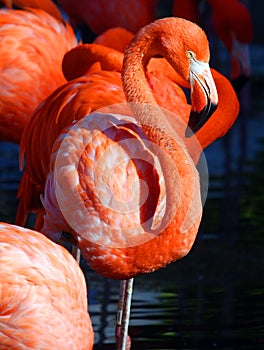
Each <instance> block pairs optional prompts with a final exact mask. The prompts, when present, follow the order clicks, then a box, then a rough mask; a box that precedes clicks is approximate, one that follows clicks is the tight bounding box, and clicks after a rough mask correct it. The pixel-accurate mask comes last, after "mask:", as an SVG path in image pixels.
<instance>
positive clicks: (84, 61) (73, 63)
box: [62, 44, 123, 81]
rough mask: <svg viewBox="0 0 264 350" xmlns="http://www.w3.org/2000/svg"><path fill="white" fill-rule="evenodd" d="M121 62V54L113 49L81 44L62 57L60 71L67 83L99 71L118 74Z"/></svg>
mask: <svg viewBox="0 0 264 350" xmlns="http://www.w3.org/2000/svg"><path fill="white" fill-rule="evenodd" d="M122 61H123V54H122V53H121V52H119V51H117V50H115V49H112V48H110V47H106V46H103V45H99V44H82V45H79V46H76V47H75V48H73V49H72V50H70V51H68V52H67V53H66V54H65V55H64V58H63V61H62V70H63V74H64V76H65V78H66V79H67V80H68V81H69V80H72V79H75V78H79V77H81V76H83V75H85V74H89V73H93V72H96V71H100V70H109V71H117V72H120V71H121V69H122ZM95 65H96V66H95Z"/></svg>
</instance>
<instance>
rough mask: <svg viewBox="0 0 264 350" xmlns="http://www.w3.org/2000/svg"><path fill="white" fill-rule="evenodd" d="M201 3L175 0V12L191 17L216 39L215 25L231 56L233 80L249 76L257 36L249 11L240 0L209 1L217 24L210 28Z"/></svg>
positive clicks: (194, 0)
mask: <svg viewBox="0 0 264 350" xmlns="http://www.w3.org/2000/svg"><path fill="white" fill-rule="evenodd" d="M200 2H201V1H200V0H186V1H184V2H183V1H177V0H174V3H173V15H174V16H180V17H183V18H186V19H189V20H191V21H194V22H195V23H197V24H199V25H201V26H202V27H205V28H206V30H207V32H208V35H209V38H211V39H212V38H213V39H215V38H214V36H213V33H212V28H213V30H215V32H216V34H217V36H218V38H220V39H221V41H222V42H223V43H224V45H225V47H226V49H227V50H228V52H229V53H230V55H231V77H232V78H233V79H237V78H238V77H240V76H246V77H248V76H249V74H250V58H249V49H248V45H249V44H250V42H251V41H252V38H253V24H252V18H251V15H250V12H249V10H248V9H247V7H246V6H245V5H244V4H243V3H241V2H240V1H239V0H231V1H229V0H207V2H208V4H209V5H210V10H211V14H212V23H213V26H212V27H210V26H208V23H205V21H203V20H202V19H201V12H200V11H199V10H200V9H199V4H200ZM206 22H208V18H207V19H206ZM209 22H210V20H209ZM214 45H215V42H213V43H212V46H214ZM219 68H220V67H219Z"/></svg>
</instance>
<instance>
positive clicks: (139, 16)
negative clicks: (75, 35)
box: [58, 0, 158, 34]
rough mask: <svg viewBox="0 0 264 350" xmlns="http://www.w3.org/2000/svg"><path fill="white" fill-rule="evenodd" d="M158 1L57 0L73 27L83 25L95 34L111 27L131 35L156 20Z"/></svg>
mask: <svg viewBox="0 0 264 350" xmlns="http://www.w3.org/2000/svg"><path fill="white" fill-rule="evenodd" d="M157 2H158V0H134V1H123V0H111V1H108V0H97V1H89V0H88V1H82V0H74V1H73V0H58V3H59V4H60V5H61V6H62V8H63V9H64V11H65V12H66V13H67V14H68V16H69V18H70V22H71V23H72V25H73V26H74V27H78V26H80V25H81V24H82V23H85V24H86V25H87V26H88V27H89V28H90V29H91V30H92V31H93V32H94V33H95V34H101V33H102V32H104V31H105V30H107V29H109V28H112V27H117V26H119V27H123V28H126V29H128V30H130V31H132V32H133V33H135V32H137V31H138V30H139V29H140V28H141V27H143V26H144V25H146V24H149V23H150V22H152V21H153V20H154V19H155V18H156V10H157Z"/></svg>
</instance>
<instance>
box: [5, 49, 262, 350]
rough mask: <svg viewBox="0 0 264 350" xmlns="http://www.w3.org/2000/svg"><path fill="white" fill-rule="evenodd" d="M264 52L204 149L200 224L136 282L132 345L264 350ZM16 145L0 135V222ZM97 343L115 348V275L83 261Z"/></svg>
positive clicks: (12, 197)
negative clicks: (187, 246) (223, 126)
mask: <svg viewBox="0 0 264 350" xmlns="http://www.w3.org/2000/svg"><path fill="white" fill-rule="evenodd" d="M263 57H264V50H263V45H262V43H259V42H256V43H255V44H254V45H253V46H252V63H253V64H252V67H253V71H252V79H251V81H250V83H249V84H247V85H246V87H245V88H244V89H243V91H242V92H241V93H240V95H239V97H240V102H241V112H240V115H239V118H238V121H237V122H236V124H235V126H234V127H233V129H232V130H231V131H230V132H229V133H228V134H227V135H226V136H225V137H224V138H222V139H221V140H218V141H216V142H215V143H214V144H213V145H211V146H210V147H208V149H206V151H205V156H206V159H207V164H208V169H209V175H210V183H209V192H208V197H207V201H206V204H205V208H204V217H203V221H202V225H201V228H200V232H199V234H198V237H197V240H196V242H195V244H194V247H193V249H192V250H191V252H190V253H189V254H188V255H187V257H185V258H184V259H182V260H181V261H179V262H176V263H174V264H171V265H169V266H168V267H167V268H165V269H162V270H159V271H157V272H155V273H152V274H148V275H143V276H139V277H138V278H136V281H135V289H134V294H133V301H132V311H131V321H130V328H129V333H130V336H131V338H132V349H160V350H169V349H192V350H195V349H200V350H202V349H203V350H205V349H225V350H229V349H230V350H231V349H232V350H233V349H250V350H254V349H264V325H263V321H264V301H263V295H264V268H263V262H264V261H263V243H264V228H263V225H264V171H263V169H264V66H263ZM17 159H18V147H17V146H15V145H12V144H7V143H0V220H1V221H6V222H11V223H13V222H14V217H15V212H16V206H17V200H16V191H17V187H18V183H19V179H20V173H19V170H18V162H17ZM82 268H83V270H84V272H85V276H86V278H87V283H88V291H89V312H90V314H91V317H92V321H93V326H94V330H95V346H94V349H95V350H99V349H115V345H114V337H113V335H114V327H115V314H116V308H117V298H118V292H119V283H118V281H112V280H108V279H105V278H102V277H100V276H98V275H97V274H95V273H94V272H93V271H92V270H90V269H89V268H88V266H87V265H86V263H85V262H82Z"/></svg>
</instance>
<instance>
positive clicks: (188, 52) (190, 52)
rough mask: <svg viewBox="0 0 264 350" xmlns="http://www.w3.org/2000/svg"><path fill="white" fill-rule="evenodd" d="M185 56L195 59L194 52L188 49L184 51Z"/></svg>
mask: <svg viewBox="0 0 264 350" xmlns="http://www.w3.org/2000/svg"><path fill="white" fill-rule="evenodd" d="M186 56H187V58H189V60H191V59H195V53H194V52H193V51H190V50H188V51H186Z"/></svg>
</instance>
